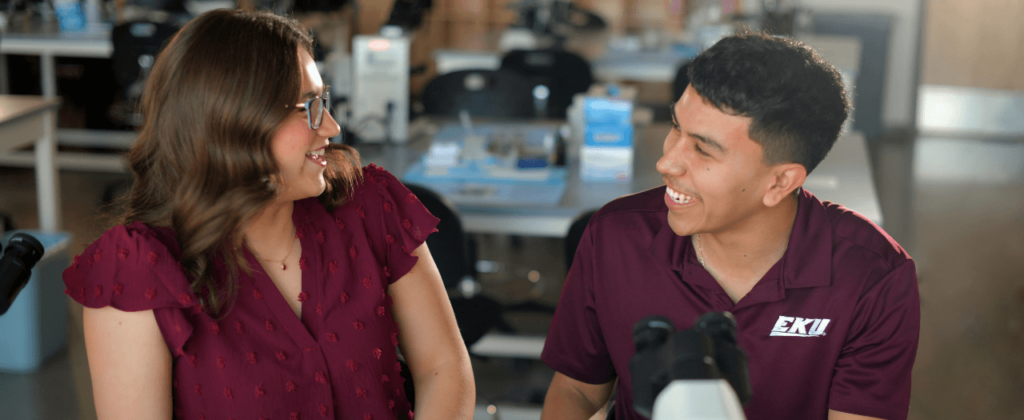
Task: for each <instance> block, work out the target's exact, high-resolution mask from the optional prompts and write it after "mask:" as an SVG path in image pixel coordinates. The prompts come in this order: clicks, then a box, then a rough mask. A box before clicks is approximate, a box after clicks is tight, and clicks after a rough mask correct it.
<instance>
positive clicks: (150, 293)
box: [145, 287, 156, 300]
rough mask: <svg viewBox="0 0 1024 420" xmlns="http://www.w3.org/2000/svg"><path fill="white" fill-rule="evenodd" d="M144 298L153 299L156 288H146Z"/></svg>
mask: <svg viewBox="0 0 1024 420" xmlns="http://www.w3.org/2000/svg"><path fill="white" fill-rule="evenodd" d="M145 296H146V300H153V298H155V297H156V289H154V288H152V287H147V288H146V295H145Z"/></svg>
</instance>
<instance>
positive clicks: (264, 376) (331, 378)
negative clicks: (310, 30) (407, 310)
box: [64, 164, 438, 420]
mask: <svg viewBox="0 0 1024 420" xmlns="http://www.w3.org/2000/svg"><path fill="white" fill-rule="evenodd" d="M292 220H293V222H294V223H295V228H296V235H297V236H298V238H299V241H301V244H302V258H301V259H300V260H299V267H295V268H294V269H301V270H302V293H300V294H299V296H298V298H299V301H301V302H302V317H301V319H300V318H299V317H297V316H295V312H294V311H293V310H292V308H291V307H290V306H289V305H288V303H287V302H286V301H285V299H284V297H283V296H282V295H281V293H280V292H279V291H278V289H277V287H276V286H275V285H274V283H273V281H272V280H271V279H270V277H268V276H267V274H266V273H265V272H264V271H263V268H262V267H261V266H260V264H259V263H258V262H257V260H256V259H255V258H254V257H253V256H252V254H250V253H248V252H246V253H245V256H246V260H247V261H248V264H249V266H250V267H251V268H252V275H251V276H249V275H246V274H245V273H244V271H243V272H242V273H240V276H239V277H240V278H239V281H240V283H239V289H238V295H237V299H236V301H235V303H234V307H233V308H232V309H231V311H230V312H229V313H228V314H227V316H225V317H224V318H223V319H221V320H213V319H211V318H210V317H209V316H208V315H206V314H205V313H204V312H203V311H202V310H201V307H200V306H199V300H198V297H197V296H196V295H195V294H194V293H193V292H192V291H191V290H190V288H189V281H188V278H187V277H186V276H185V274H184V272H183V271H182V269H181V267H180V265H179V264H178V255H180V249H179V246H178V243H177V241H176V240H175V235H174V232H173V231H171V230H170V229H167V228H153V227H149V226H147V225H145V224H143V223H138V222H137V223H133V224H131V225H129V226H118V227H115V228H113V229H110V230H108V231H107V232H106V233H104V234H103V236H101V237H100V238H99V239H97V240H96V242H93V244H92V245H90V246H89V247H88V248H87V249H86V250H85V252H84V253H82V255H81V256H80V257H75V262H74V264H73V265H72V266H71V267H70V268H68V269H67V270H66V271H65V272H64V283H65V285H66V286H67V290H66V291H65V293H67V294H68V295H69V296H71V297H72V298H73V299H75V300H76V301H78V302H79V303H81V304H82V305H85V306H87V307H90V308H101V307H104V306H108V305H109V306H113V307H115V308H118V309H120V310H123V311H141V310H147V309H152V310H153V313H154V315H155V316H156V320H157V324H158V325H159V326H160V331H161V333H162V334H163V337H164V340H165V341H166V342H167V345H168V347H169V348H170V349H171V352H172V354H173V356H174V383H173V387H174V414H175V416H176V417H178V418H184V419H191V420H203V419H205V420H229V419H235V420H264V419H266V420H296V419H302V420H308V419H321V418H335V419H362V420H382V419H396V418H406V417H408V418H412V411H411V410H410V406H409V402H408V400H407V399H406V396H405V392H404V390H403V387H402V384H403V382H404V380H403V379H402V377H401V376H399V373H400V371H401V366H400V365H399V363H398V360H397V355H396V345H397V344H398V327H397V325H396V324H395V322H394V320H393V319H392V316H391V309H390V306H391V298H390V296H388V295H387V288H388V285H389V284H391V283H392V282H394V281H396V280H398V279H399V278H401V277H402V276H403V275H404V274H406V273H408V272H409V270H410V269H412V267H413V265H414V264H415V263H416V260H417V257H415V256H413V255H411V252H412V251H413V250H414V249H415V248H416V247H418V246H419V245H420V244H422V243H423V241H424V240H426V237H427V235H428V234H430V233H432V232H434V231H435V229H434V227H435V226H437V222H438V219H436V218H435V217H433V216H432V215H431V214H430V213H429V212H427V210H426V209H425V208H424V207H423V205H422V204H420V202H419V201H418V200H417V199H416V196H415V195H413V194H412V193H411V192H409V190H408V189H406V188H405V186H403V185H402V184H401V183H400V182H399V181H398V180H397V179H395V177H394V176H393V175H391V174H390V173H389V172H387V171H385V170H384V169H382V168H379V167H376V166H374V165H372V164H371V165H369V166H368V167H366V168H364V169H363V181H362V182H361V183H360V184H358V185H357V186H356V187H355V188H354V189H353V191H352V196H351V199H350V200H349V202H348V203H346V204H344V205H342V206H340V207H338V208H337V209H335V210H334V211H333V212H330V213H328V212H327V211H326V210H325V209H324V207H323V206H322V205H321V204H320V203H319V202H318V201H317V200H316V198H309V199H305V200H301V201H296V202H295V210H294V212H293V215H292ZM288 269H289V270H290V269H293V268H292V267H288Z"/></svg>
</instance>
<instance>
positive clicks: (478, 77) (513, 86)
mask: <svg viewBox="0 0 1024 420" xmlns="http://www.w3.org/2000/svg"><path fill="white" fill-rule="evenodd" d="M533 86H534V85H533V84H531V83H530V82H529V81H528V80H527V79H526V78H524V77H522V76H520V75H519V74H517V73H515V72H511V71H504V70H461V71H455V72H451V73H445V74H442V75H438V76H437V77H435V78H434V79H433V80H431V81H430V82H429V83H427V86H426V87H425V88H424V89H423V97H422V101H423V108H424V111H425V112H426V113H427V114H431V115H443V116H450V117H455V116H458V115H459V111H462V110H466V111H469V113H470V114H471V115H472V116H474V117H494V118H529V117H532V116H533V115H534V110H533V96H532V91H533Z"/></svg>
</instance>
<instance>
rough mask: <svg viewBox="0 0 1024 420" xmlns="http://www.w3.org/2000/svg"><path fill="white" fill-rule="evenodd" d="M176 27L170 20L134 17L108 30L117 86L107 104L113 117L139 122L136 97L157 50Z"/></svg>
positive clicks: (140, 122) (139, 93)
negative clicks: (112, 100) (111, 100)
mask: <svg viewBox="0 0 1024 420" xmlns="http://www.w3.org/2000/svg"><path fill="white" fill-rule="evenodd" d="M178 29H179V27H178V26H177V25H174V24H169V23H162V22H151V21H134V22H125V23H122V24H120V25H117V26H115V27H114V29H113V30H112V31H111V32H110V39H111V41H112V43H113V45H114V51H113V53H112V54H111V61H112V64H113V68H114V79H115V80H116V81H117V84H118V86H119V90H120V92H119V94H118V97H117V99H116V100H115V102H114V104H113V105H111V108H110V116H111V118H112V119H113V120H115V121H116V122H118V123H121V124H124V125H127V126H132V127H137V126H140V125H142V115H141V114H140V113H139V112H138V101H139V99H140V98H141V97H142V90H143V88H144V87H145V85H146V78H147V77H149V71H150V69H152V67H153V63H154V62H155V61H156V56H157V54H159V53H160V50H161V49H163V46H164V44H166V43H167V41H168V40H169V39H171V37H173V36H174V34H175V33H177V32H178Z"/></svg>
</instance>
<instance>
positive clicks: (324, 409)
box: [320, 404, 329, 417]
mask: <svg viewBox="0 0 1024 420" xmlns="http://www.w3.org/2000/svg"><path fill="white" fill-rule="evenodd" d="M328 410H329V408H328V407H327V406H326V405H324V404H320V416H322V417H327V411H328Z"/></svg>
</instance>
